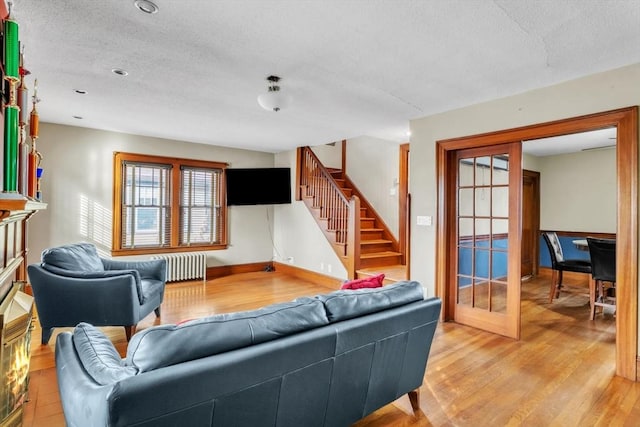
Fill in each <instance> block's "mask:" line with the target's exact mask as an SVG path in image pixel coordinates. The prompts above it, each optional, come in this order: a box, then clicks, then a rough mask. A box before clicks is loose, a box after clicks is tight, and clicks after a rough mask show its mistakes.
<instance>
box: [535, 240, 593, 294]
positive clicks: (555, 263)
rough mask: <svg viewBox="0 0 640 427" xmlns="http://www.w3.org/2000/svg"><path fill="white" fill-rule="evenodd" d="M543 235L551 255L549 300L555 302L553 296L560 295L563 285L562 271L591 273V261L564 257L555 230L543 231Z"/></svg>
mask: <svg viewBox="0 0 640 427" xmlns="http://www.w3.org/2000/svg"><path fill="white" fill-rule="evenodd" d="M542 237H544V241H545V243H546V244H547V248H548V249H549V255H550V256H551V269H552V275H551V286H550V287H549V302H553V298H558V297H559V296H560V288H561V287H562V272H564V271H573V272H576V273H585V274H591V262H589V261H587V260H583V259H564V255H563V254H562V246H560V240H559V239H558V235H557V234H556V233H555V232H552V231H551V232H546V231H545V232H543V233H542Z"/></svg>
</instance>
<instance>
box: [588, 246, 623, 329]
mask: <svg viewBox="0 0 640 427" xmlns="http://www.w3.org/2000/svg"><path fill="white" fill-rule="evenodd" d="M587 244H588V245H589V254H590V255H591V278H592V280H593V281H594V282H595V293H594V295H592V296H591V320H593V319H594V318H595V317H596V307H603V308H604V307H609V308H613V312H614V313H615V309H616V241H615V240H613V239H595V238H593V237H587ZM603 311H604V310H603Z"/></svg>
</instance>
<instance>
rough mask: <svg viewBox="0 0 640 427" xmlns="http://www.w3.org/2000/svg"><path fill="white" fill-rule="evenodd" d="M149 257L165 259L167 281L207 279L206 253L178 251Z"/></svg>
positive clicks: (204, 280)
mask: <svg viewBox="0 0 640 427" xmlns="http://www.w3.org/2000/svg"><path fill="white" fill-rule="evenodd" d="M151 259H166V260H167V282H176V281H179V280H194V279H202V281H203V282H206V281H207V253H206V252H179V253H173V254H158V255H153V256H152V257H151Z"/></svg>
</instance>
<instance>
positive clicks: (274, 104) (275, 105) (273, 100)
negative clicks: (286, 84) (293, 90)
mask: <svg viewBox="0 0 640 427" xmlns="http://www.w3.org/2000/svg"><path fill="white" fill-rule="evenodd" d="M280 80H282V79H281V78H280V77H278V76H269V77H267V81H268V82H269V86H268V88H269V89H268V92H267V93H263V94H262V95H260V96H258V104H260V106H261V107H262V108H264V109H265V110H268V111H280V110H281V109H283V108H287V107H288V106H289V104H290V103H291V97H290V96H289V95H287V94H286V93H283V92H282V90H280V86H279V85H278V82H279V81H280Z"/></svg>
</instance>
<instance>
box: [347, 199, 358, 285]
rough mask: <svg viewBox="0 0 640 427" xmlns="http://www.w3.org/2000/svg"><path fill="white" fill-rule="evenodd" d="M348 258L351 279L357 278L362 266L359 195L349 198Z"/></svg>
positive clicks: (348, 270) (348, 271)
mask: <svg viewBox="0 0 640 427" xmlns="http://www.w3.org/2000/svg"><path fill="white" fill-rule="evenodd" d="M347 260H348V261H347V263H348V266H349V268H347V274H348V275H349V279H355V278H356V271H357V270H358V269H359V268H360V199H359V198H358V196H351V199H350V200H349V220H348V224H347Z"/></svg>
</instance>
